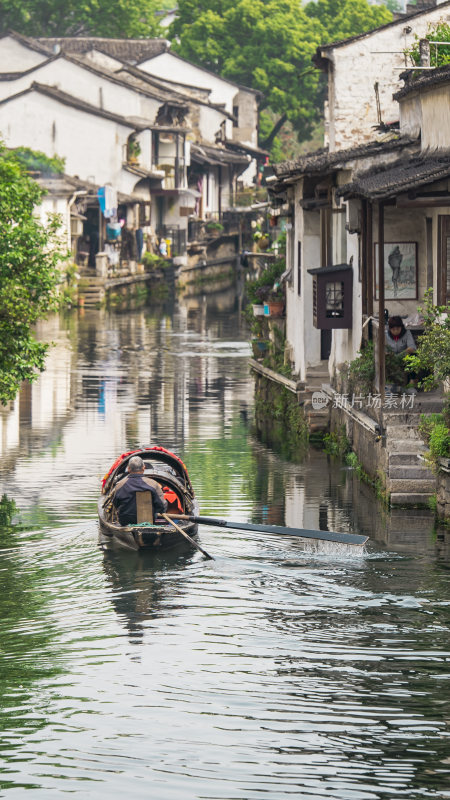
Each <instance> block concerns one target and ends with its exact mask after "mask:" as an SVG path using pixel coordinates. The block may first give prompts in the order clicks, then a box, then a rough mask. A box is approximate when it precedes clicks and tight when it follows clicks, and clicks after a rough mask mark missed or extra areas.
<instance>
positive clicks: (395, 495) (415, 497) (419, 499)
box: [390, 489, 434, 506]
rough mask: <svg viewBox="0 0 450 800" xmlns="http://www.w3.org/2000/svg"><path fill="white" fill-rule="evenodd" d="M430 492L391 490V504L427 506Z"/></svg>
mask: <svg viewBox="0 0 450 800" xmlns="http://www.w3.org/2000/svg"><path fill="white" fill-rule="evenodd" d="M432 494H434V489H433V491H432V492H429V491H428V492H408V493H407V494H405V492H391V497H390V500H391V506H427V505H428V501H429V499H430V497H431V495H432Z"/></svg>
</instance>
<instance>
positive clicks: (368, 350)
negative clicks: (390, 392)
mask: <svg viewBox="0 0 450 800" xmlns="http://www.w3.org/2000/svg"><path fill="white" fill-rule="evenodd" d="M374 378H375V359H374V346H373V342H367V344H366V346H365V347H364V349H361V350H360V351H359V355H358V356H357V358H355V359H353V361H350V364H349V365H348V387H349V392H360V393H361V394H370V392H371V391H372V388H373V381H374Z"/></svg>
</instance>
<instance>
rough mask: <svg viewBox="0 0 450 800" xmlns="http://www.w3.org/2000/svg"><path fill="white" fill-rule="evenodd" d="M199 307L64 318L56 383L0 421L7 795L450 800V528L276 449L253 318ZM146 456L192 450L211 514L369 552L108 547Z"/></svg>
mask: <svg viewBox="0 0 450 800" xmlns="http://www.w3.org/2000/svg"><path fill="white" fill-rule="evenodd" d="M188 303H189V305H188V304H186V305H185V306H180V307H179V308H178V309H177V310H176V311H175V313H165V312H164V311H162V310H161V311H159V312H145V313H144V312H142V313H141V312H139V313H133V314H127V315H111V314H107V313H105V312H91V313H86V315H85V316H81V317H77V316H76V315H74V316H73V317H69V318H67V319H62V320H58V319H54V320H52V321H51V322H50V323H48V324H47V325H45V326H42V329H41V335H42V336H45V337H47V338H51V339H52V340H53V341H54V342H55V346H54V348H53V349H52V351H51V353H50V356H49V362H48V370H47V372H46V373H44V375H43V376H41V378H40V380H39V382H38V384H36V385H35V386H33V387H32V388H31V389H30V388H29V389H28V390H26V391H24V392H23V393H22V395H21V397H20V398H19V399H18V401H17V402H16V403H15V404H14V407H13V408H12V409H9V410H3V411H1V412H0V418H1V436H0V443H1V455H2V459H1V462H0V496H1V495H3V494H5V495H6V496H7V499H14V500H15V502H16V504H17V506H18V508H19V513H18V514H17V515H16V516H13V519H12V523H13V524H12V525H10V524H8V515H7V514H6V516H4V515H3V516H2V522H3V527H2V530H1V531H0V549H1V554H0V569H1V575H2V592H1V594H0V615H1V619H2V622H1V626H0V662H1V672H0V675H1V677H0V682H1V695H2V701H1V707H0V708H1V716H0V724H1V727H0V753H1V762H2V772H1V778H0V796H9V795H10V794H11V796H17V797H21V796H23V795H24V792H25V790H27V791H30V790H31V791H32V793H33V794H34V795H36V796H37V797H42V798H48V797H55V798H57V797H58V798H59V797H61V796H62V794H63V793H65V792H70V793H71V794H72V795H74V794H75V795H76V796H78V797H80V798H83V800H84V798H86V797H89V798H95V799H97V798H106V797H110V796H113V797H114V796H116V795H117V796H119V795H120V794H126V795H127V796H132V797H146V798H147V797H155V798H156V800H160V799H161V800H166V798H170V800H173V799H176V800H178V799H180V800H181V798H183V799H184V798H195V799H197V798H199V799H200V798H202V799H203V798H211V799H212V798H215V799H216V798H220V799H221V800H230V799H231V798H233V799H234V798H240V799H241V798H242V800H244V798H245V800H253V799H254V798H257V797H261V795H265V796H266V797H270V798H274V799H275V798H276V799H277V800H278V798H282V797H289V796H295V797H299V798H304V799H305V800H309V799H310V798H315V800H317V798H325V797H327V798H332V799H333V798H334V799H335V800H348V799H352V800H353V798H355V800H373V799H374V798H375V800H385V799H386V798H389V799H390V798H393V797H397V796H398V797H405V798H408V800H418V798H423V797H430V798H434V797H436V798H444V797H450V793H449V790H448V786H449V768H450V765H449V761H448V752H449V740H448V718H449V700H448V697H449V692H448V686H447V685H448V661H449V657H450V653H449V647H448V641H449V639H448V634H449V626H450V619H449V608H450V591H449V571H448V564H449V555H450V552H449V535H448V533H446V534H445V533H441V532H437V533H436V532H434V531H433V520H432V516H431V514H430V513H429V512H427V511H402V510H395V511H393V512H391V513H388V512H387V511H386V510H384V509H383V508H382V507H381V506H380V505H379V504H378V503H377V502H376V501H375V499H374V497H373V494H372V493H371V491H370V490H369V489H368V488H367V487H366V486H364V485H361V484H360V483H359V481H358V480H357V479H356V478H355V476H354V474H353V473H352V472H351V471H350V470H349V469H347V468H345V467H343V466H342V465H340V464H336V463H334V462H333V461H331V460H330V459H327V457H326V456H324V455H323V454H322V453H320V452H318V451H314V450H311V451H310V452H309V453H308V455H307V456H306V457H305V460H304V461H303V462H302V463H301V464H292V463H288V462H286V461H283V460H282V459H281V458H280V457H279V456H277V455H276V454H275V453H273V452H271V451H269V450H268V449H266V448H265V447H263V446H262V445H260V444H259V443H258V442H257V441H256V440H255V439H254V438H253V437H252V434H251V415H252V403H253V386H252V379H251V376H250V375H249V372H248V367H247V358H248V345H247V343H246V342H247V332H246V330H245V328H244V327H243V324H242V322H241V321H240V319H239V317H238V315H237V314H235V313H234V312H232V311H230V310H229V309H230V305H227V306H226V310H221V309H220V305H217V304H216V305H214V307H211V306H210V305H209V306H207V305H206V304H205V302H203V301H201V302H200V303H199V302H198V301H197V302H196V301H195V298H190V299H189V301H188ZM149 442H152V443H157V442H159V443H161V444H163V445H165V446H167V447H169V448H172V449H174V450H175V451H176V452H178V453H179V454H180V455H181V457H182V458H183V460H184V461H185V462H186V463H187V465H188V467H189V471H190V474H191V478H192V481H193V484H194V486H195V488H196V491H197V494H198V496H199V501H200V507H201V509H202V512H203V513H204V514H211V515H215V516H222V517H226V518H229V519H235V520H241V521H249V520H252V521H263V522H267V523H273V524H287V525H296V526H304V527H309V528H319V527H320V528H322V529H330V530H340V531H349V532H358V533H367V534H369V535H370V536H371V542H370V545H369V547H368V548H367V549H366V551H361V550H359V549H356V548H350V547H347V548H343V547H341V546H338V545H329V544H326V545H325V544H317V543H313V542H310V543H307V544H302V543H301V542H300V541H298V540H294V539H292V540H290V539H287V538H284V537H275V536H272V537H263V536H261V535H259V534H258V533H252V532H245V533H243V532H233V531H229V530H224V529H214V528H203V529H202V530H201V532H200V541H201V543H202V544H203V545H204V546H205V548H206V549H207V550H208V551H209V552H211V553H212V554H213V555H214V556H215V558H216V561H214V562H209V561H205V560H203V559H202V557H201V556H200V554H199V553H198V552H196V551H192V550H191V549H189V547H187V548H184V547H181V548H180V549H179V550H177V551H174V552H170V553H168V554H165V555H164V556H162V555H159V556H156V557H153V558H152V557H149V556H148V555H143V554H136V553H125V554H124V555H121V554H119V553H117V552H102V551H101V550H99V548H98V546H97V537H98V530H97V522H96V517H95V507H96V497H97V493H98V486H99V480H100V478H101V476H102V475H103V474H104V472H105V471H106V468H107V467H108V466H109V465H110V463H111V462H112V460H113V459H114V458H115V457H116V455H117V454H118V453H119V452H121V451H123V450H125V449H129V448H130V447H132V446H133V445H141V444H147V443H149ZM5 508H6V506H5V505H3V506H2V509H5ZM12 513H14V512H12ZM27 796H28V794H27Z"/></svg>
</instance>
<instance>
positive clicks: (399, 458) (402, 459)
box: [389, 451, 419, 467]
mask: <svg viewBox="0 0 450 800" xmlns="http://www.w3.org/2000/svg"><path fill="white" fill-rule="evenodd" d="M400 465H403V466H409V465H411V466H414V467H416V466H418V465H419V461H418V459H417V453H416V452H415V451H413V452H408V451H407V452H405V453H402V452H398V453H389V466H390V467H396V466H400Z"/></svg>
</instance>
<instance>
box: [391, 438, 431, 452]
mask: <svg viewBox="0 0 450 800" xmlns="http://www.w3.org/2000/svg"><path fill="white" fill-rule="evenodd" d="M386 446H387V447H388V448H389V449H388V452H389V456H391V454H392V455H393V454H394V453H414V454H415V455H417V454H418V453H424V452H425V450H426V447H425V445H424V444H423V442H422V441H421V440H420V439H413V438H409V439H400V438H399V439H392V438H391V439H390V441H389V442H387V443H386Z"/></svg>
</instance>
